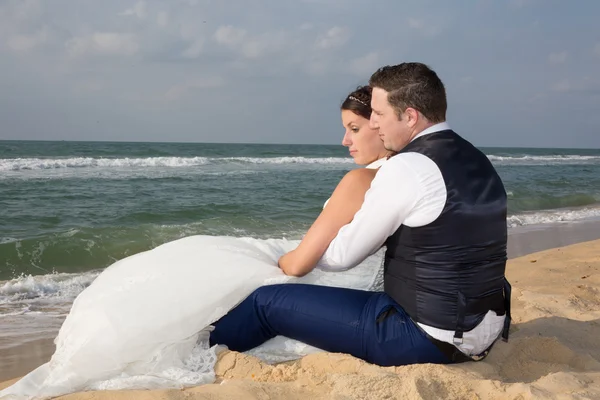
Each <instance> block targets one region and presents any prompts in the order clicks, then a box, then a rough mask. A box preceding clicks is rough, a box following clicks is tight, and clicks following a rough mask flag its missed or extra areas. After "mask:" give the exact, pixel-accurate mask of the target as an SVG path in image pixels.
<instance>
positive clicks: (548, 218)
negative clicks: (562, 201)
mask: <svg viewBox="0 0 600 400" xmlns="http://www.w3.org/2000/svg"><path fill="white" fill-rule="evenodd" d="M598 217H600V208H596V207H586V208H579V209H556V210H544V211H535V212H530V213H522V214H516V215H511V216H509V217H508V218H507V224H508V227H509V228H514V227H517V226H524V225H540V224H556V223H561V222H573V221H581V220H585V219H590V218H598Z"/></svg>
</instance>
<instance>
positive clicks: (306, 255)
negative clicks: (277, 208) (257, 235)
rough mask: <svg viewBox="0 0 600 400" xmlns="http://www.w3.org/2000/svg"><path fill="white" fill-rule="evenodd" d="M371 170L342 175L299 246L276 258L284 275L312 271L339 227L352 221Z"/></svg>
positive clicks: (304, 273) (368, 181)
mask: <svg viewBox="0 0 600 400" xmlns="http://www.w3.org/2000/svg"><path fill="white" fill-rule="evenodd" d="M375 173H376V171H375V170H372V169H367V168H360V169H355V170H352V171H350V172H348V173H347V174H346V175H345V176H344V178H342V180H341V181H340V183H339V184H338V185H337V187H336V188H335V190H334V191H333V194H332V195H331V198H330V199H329V202H328V203H327V206H326V207H325V209H324V210H323V211H322V212H321V214H320V215H319V217H318V218H317V219H316V220H315V222H314V223H313V224H312V226H311V227H310V229H309V230H308V232H307V233H306V236H304V238H303V239H302V241H301V242H300V245H299V246H298V247H297V248H296V249H294V250H292V251H290V252H288V253H286V254H285V255H283V256H282V257H281V258H280V259H279V267H280V268H281V270H282V271H283V272H284V273H285V274H286V275H293V276H304V275H306V274H308V273H309V272H310V271H312V270H313V268H314V267H315V266H316V264H317V262H318V261H319V259H320V258H321V257H322V256H323V254H324V253H325V251H326V250H327V246H328V245H329V243H331V241H332V240H333V238H334V237H335V235H337V233H338V232H339V230H340V228H341V227H342V226H344V225H346V224H347V223H348V222H350V221H352V218H354V215H355V214H356V212H357V211H358V210H359V209H360V206H361V205H362V203H363V200H364V198H365V193H366V191H367V190H368V189H369V186H370V185H371V181H372V180H373V178H374V177H375Z"/></svg>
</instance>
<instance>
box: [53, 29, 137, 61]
mask: <svg viewBox="0 0 600 400" xmlns="http://www.w3.org/2000/svg"><path fill="white" fill-rule="evenodd" d="M65 46H66V48H67V52H68V53H69V54H70V55H72V56H84V55H122V56H130V55H133V54H135V53H136V52H137V51H138V49H139V45H138V43H137V40H136V37H135V36H134V35H132V34H129V33H116V32H96V33H94V34H91V35H88V36H80V37H75V38H73V39H70V40H69V41H67V43H66V44H65Z"/></svg>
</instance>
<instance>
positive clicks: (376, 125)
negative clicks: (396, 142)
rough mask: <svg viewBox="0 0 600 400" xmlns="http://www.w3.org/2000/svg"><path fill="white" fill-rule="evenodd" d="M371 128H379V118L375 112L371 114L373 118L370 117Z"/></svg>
mask: <svg viewBox="0 0 600 400" xmlns="http://www.w3.org/2000/svg"><path fill="white" fill-rule="evenodd" d="M369 128H371V129H379V120H378V118H377V117H376V116H375V115H373V114H371V118H369Z"/></svg>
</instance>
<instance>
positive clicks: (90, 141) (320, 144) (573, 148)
mask: <svg viewBox="0 0 600 400" xmlns="http://www.w3.org/2000/svg"><path fill="white" fill-rule="evenodd" d="M1 142H66V143H128V144H135V143H137V144H148V143H155V144H220V145H228V144H229V145H275V146H339V147H343V146H342V145H341V144H334V143H282V142H279V143H277V142H270V143H267V142H186V141H170V142H165V141H155V140H146V141H143V140H85V139H79V140H68V139H0V143H1ZM475 146H476V147H479V148H497V149H498V148H500V149H501V148H505V149H537V150H600V148H597V147H534V146H498V145H495V146H478V145H475Z"/></svg>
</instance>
